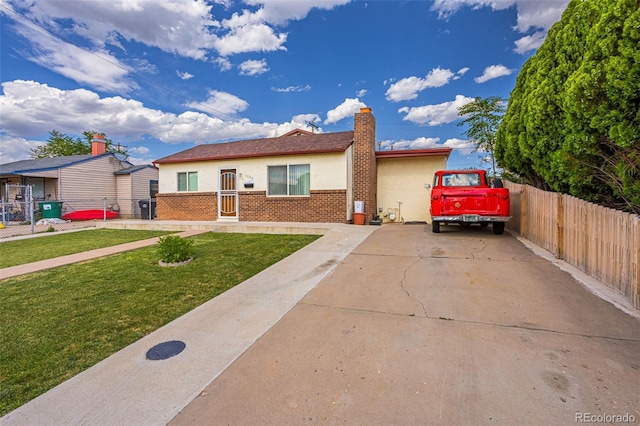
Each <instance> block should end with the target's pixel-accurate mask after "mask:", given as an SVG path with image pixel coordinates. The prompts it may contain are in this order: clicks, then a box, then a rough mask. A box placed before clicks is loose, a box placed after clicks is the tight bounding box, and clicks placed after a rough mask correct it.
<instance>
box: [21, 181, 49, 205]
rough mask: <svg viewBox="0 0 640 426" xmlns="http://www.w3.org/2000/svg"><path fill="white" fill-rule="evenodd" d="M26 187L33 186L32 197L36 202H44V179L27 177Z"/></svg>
mask: <svg viewBox="0 0 640 426" xmlns="http://www.w3.org/2000/svg"><path fill="white" fill-rule="evenodd" d="M24 183H25V185H31V186H32V188H31V195H32V196H33V198H35V199H36V200H44V198H45V197H44V178H36V177H27V178H25V182H24Z"/></svg>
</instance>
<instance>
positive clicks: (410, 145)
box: [380, 137, 442, 151]
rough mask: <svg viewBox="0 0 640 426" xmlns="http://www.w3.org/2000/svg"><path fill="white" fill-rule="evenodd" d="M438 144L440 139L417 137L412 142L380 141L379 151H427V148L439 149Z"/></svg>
mask: <svg viewBox="0 0 640 426" xmlns="http://www.w3.org/2000/svg"><path fill="white" fill-rule="evenodd" d="M438 142H440V138H426V137H419V138H416V139H413V140H407V139H401V140H399V141H394V140H386V141H381V143H380V149H382V150H383V151H389V150H395V151H397V150H401V149H427V148H441V147H442V146H441V145H438Z"/></svg>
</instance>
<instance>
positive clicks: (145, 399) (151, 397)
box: [0, 224, 379, 425]
mask: <svg viewBox="0 0 640 426" xmlns="http://www.w3.org/2000/svg"><path fill="white" fill-rule="evenodd" d="M289 226H290V225H289ZM376 229H379V228H378V227H371V226H353V225H341V224H338V225H334V226H332V227H331V228H330V229H329V230H328V231H326V233H325V235H324V236H323V237H322V238H319V239H318V240H316V241H314V242H313V243H311V244H309V245H308V246H306V247H305V248H303V249H302V250H299V251H298V252H296V253H294V254H292V255H291V256H289V257H287V258H285V259H283V260H282V261H280V262H278V263H277V264H275V265H273V266H271V267H270V268H268V269H266V270H264V271H262V272H260V273H259V274H257V275H255V276H253V277H252V278H250V279H248V280H247V281H245V282H243V283H241V284H239V285H237V286H236V287H234V288H232V289H231V290H229V291H227V292H225V293H223V294H222V295H220V296H218V297H216V298H214V299H212V300H210V301H209V302H207V303H205V304H203V305H201V306H199V307H198V308H196V309H194V310H193V311H191V312H189V313H187V314H185V315H183V316H182V317H180V318H178V319H176V320H174V321H173V322H171V323H169V324H167V325H166V326H164V327H162V328H160V329H159V330H157V331H155V332H154V333H151V334H150V335H148V336H146V337H144V338H142V339H141V340H139V341H137V342H135V343H134V344H132V345H130V346H128V347H126V348H124V349H122V350H121V351H119V352H117V353H115V354H114V355H112V356H110V357H109V358H107V359H105V360H103V361H102V362H100V363H98V364H97V365H95V366H93V367H91V368H89V369H88V370H86V371H84V372H83V373H80V374H79V375H77V376H75V377H73V378H71V379H70V380H68V381H66V382H64V383H62V384H60V385H59V386H57V387H55V388H54V389H52V390H50V391H48V392H47V393H45V394H43V395H41V396H39V397H38V398H36V399H34V400H32V401H31V402H29V403H27V404H25V405H23V406H22V407H19V408H18V409H16V410H14V411H13V412H11V413H9V414H7V415H6V416H4V417H2V418H0V424H1V425H34V424H55V425H76V424H90V425H132V424H135V425H164V424H166V423H168V422H169V421H170V420H171V419H172V418H174V417H175V416H176V415H177V414H178V412H179V411H180V410H181V409H183V408H184V407H185V406H187V405H188V404H189V403H190V402H191V401H192V400H193V399H194V398H196V397H197V396H198V395H199V394H200V392H201V391H202V389H203V388H204V387H205V386H207V385H208V384H209V383H210V382H211V381H212V380H213V379H215V378H216V377H217V376H218V375H219V374H220V373H221V372H222V371H224V369H225V368H226V367H227V366H229V365H230V364H231V363H233V362H234V360H236V359H237V358H238V357H239V356H240V355H241V354H242V353H243V352H244V351H245V350H246V349H247V348H249V347H250V346H251V345H252V344H253V343H254V342H255V341H256V340H258V339H259V338H260V336H262V335H263V334H264V333H265V332H266V331H267V330H269V329H270V328H271V327H272V326H273V325H274V324H275V323H277V322H278V321H279V320H280V319H281V318H282V317H283V316H284V315H285V314H286V313H287V312H288V311H289V310H290V309H291V308H292V307H293V306H294V305H295V304H296V303H297V302H298V301H299V300H300V299H301V298H302V297H303V296H304V295H305V294H307V292H308V291H309V290H310V289H312V288H313V287H314V286H315V285H316V284H317V283H318V282H320V281H321V280H322V279H323V278H324V277H325V276H327V275H328V274H330V273H331V272H332V271H333V270H334V269H335V268H336V266H337V265H339V264H340V262H341V261H342V260H343V259H344V258H345V257H346V256H347V255H348V254H349V253H350V252H351V251H352V250H353V249H354V248H355V247H357V246H358V245H359V244H360V243H361V242H362V241H363V240H364V239H365V238H366V237H367V236H368V235H369V234H371V233H372V232H374V231H375V230H376ZM190 232H203V231H190ZM137 244H140V245H144V244H153V239H151V240H145V241H141V242H138V243H137ZM127 246H129V245H127ZM119 247H121V248H122V246H119ZM129 247H131V248H133V247H132V246H129ZM129 247H127V249H131V248H129ZM111 250H117V248H116V247H114V248H111ZM7 269H8V268H7ZM172 340H179V341H182V342H184V343H185V344H186V349H185V350H184V351H183V352H182V353H181V354H180V355H179V356H175V357H173V358H169V359H167V360H163V361H150V360H147V359H146V353H147V351H148V350H149V349H150V348H152V347H154V346H155V345H157V344H159V343H162V342H166V341H172Z"/></svg>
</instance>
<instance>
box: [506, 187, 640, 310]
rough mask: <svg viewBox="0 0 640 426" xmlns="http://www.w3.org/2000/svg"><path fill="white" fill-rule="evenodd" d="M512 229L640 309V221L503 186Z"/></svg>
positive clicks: (562, 196)
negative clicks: (507, 190) (507, 191)
mask: <svg viewBox="0 0 640 426" xmlns="http://www.w3.org/2000/svg"><path fill="white" fill-rule="evenodd" d="M505 187H506V188H509V191H510V193H511V215H512V216H513V218H512V219H511V221H509V222H507V229H510V230H512V231H514V232H516V233H518V234H520V236H522V237H523V238H526V239H527V240H529V241H532V242H534V243H535V244H537V245H539V246H540V247H542V248H544V249H545V250H547V251H549V252H551V253H552V254H553V255H554V256H555V257H557V258H558V259H562V260H565V261H566V262H568V263H570V264H571V265H573V266H575V267H576V268H578V269H580V270H581V271H582V272H585V273H586V274H589V275H590V276H592V277H594V278H595V279H597V280H598V281H600V282H602V283H604V284H606V285H607V286H609V287H612V288H614V289H616V290H617V291H618V292H620V293H621V294H623V295H624V296H625V297H627V299H628V300H629V301H630V302H631V303H632V304H633V306H634V307H635V308H636V309H640V285H639V281H640V216H637V215H633V214H629V213H624V212H621V211H618V210H613V209H609V208H606V207H602V206H598V205H596V204H593V203H589V202H586V201H583V200H580V199H578V198H575V197H572V196H569V195H565V194H558V193H555V192H547V191H542V190H540V189H537V188H534V187H532V186H528V185H520V184H517V183H513V182H505Z"/></svg>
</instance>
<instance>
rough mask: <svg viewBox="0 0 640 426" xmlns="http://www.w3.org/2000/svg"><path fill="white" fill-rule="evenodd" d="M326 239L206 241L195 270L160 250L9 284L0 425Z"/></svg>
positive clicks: (0, 348) (0, 291)
mask: <svg viewBox="0 0 640 426" xmlns="http://www.w3.org/2000/svg"><path fill="white" fill-rule="evenodd" d="M91 232H94V231H91ZM127 232H129V231H127ZM78 234H85V235H86V233H84V232H81V233H78ZM317 238H318V236H316V235H267V234H227V233H206V234H201V235H197V236H195V237H193V238H192V239H193V240H194V260H193V262H191V263H190V264H188V265H186V266H181V267H175V268H172V267H160V266H158V263H157V262H158V256H157V246H152V247H148V248H144V249H139V250H135V251H130V252H125V253H121V254H117V255H113V256H109V257H106V258H102V259H96V260H92V261H87V262H82V263H78V264H74V265H68V266H63V267H59V268H55V269H51V270H48V271H43V272H38V273H34V274H29V275H24V276H20V277H16V278H11V279H6V280H2V281H0V324H2V332H1V333H0V416H2V415H4V414H6V413H8V412H9V411H11V410H13V409H15V408H17V407H19V406H20V405H22V404H24V403H26V402H28V401H29V400H31V399H33V398H35V397H36V396H38V395H40V394H42V393H44V392H46V391H47V390H48V389H51V388H52V387H54V386H55V385H57V384H59V383H61V382H63V381H64V380H67V379H69V378H70V377H73V376H74V375H76V374H78V373H80V372H81V371H83V370H85V369H87V368H88V367H90V366H92V365H94V364H96V363H97V362H99V361H100V360H102V359H104V358H106V357H108V356H109V355H111V354H113V353H114V352H116V351H118V350H119V349H121V348H123V347H125V346H127V345H129V344H131V343H133V342H135V341H136V340H138V339H140V338H141V337H143V336H145V335H146V334H149V333H151V332H152V331H154V330H156V329H158V328H159V327H161V326H163V325H164V324H166V323H168V322H170V321H171V320H173V319H175V318H177V317H179V316H180V315H182V314H184V313H186V312H188V311H190V310H192V309H193V308H195V307H197V306H199V305H201V304H202V303H204V302H206V301H207V300H210V299H212V298H214V297H215V296H217V295H219V294H220V293H223V292H224V291H226V290H228V289H230V288H232V287H233V286H235V285H237V284H238V283H240V282H242V281H244V280H246V279H247V278H249V277H251V276H252V275H255V274H256V273H258V272H260V271H262V270H263V269H266V268H267V267H269V266H270V265H272V264H274V263H276V262H278V261H279V260H281V259H283V258H285V257H287V256H288V255H290V254H291V253H293V252H295V251H297V250H298V249H300V248H302V247H304V246H305V245H307V244H309V243H311V242H312V241H314V240H316V239H317ZM36 240H37V239H35V240H32V241H33V243H35V244H36V247H37V246H38V244H39V243H38V242H37V241H36ZM2 247H3V251H4V243H3V246H2Z"/></svg>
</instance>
